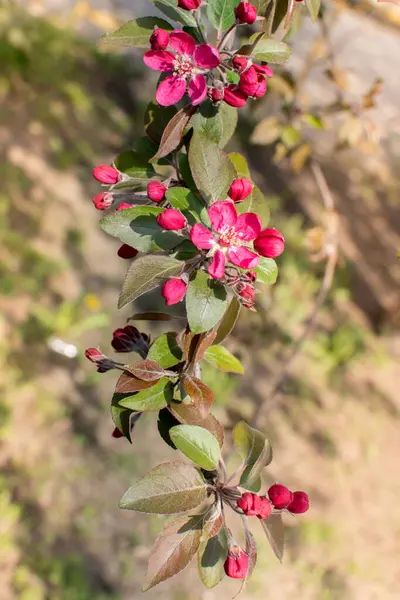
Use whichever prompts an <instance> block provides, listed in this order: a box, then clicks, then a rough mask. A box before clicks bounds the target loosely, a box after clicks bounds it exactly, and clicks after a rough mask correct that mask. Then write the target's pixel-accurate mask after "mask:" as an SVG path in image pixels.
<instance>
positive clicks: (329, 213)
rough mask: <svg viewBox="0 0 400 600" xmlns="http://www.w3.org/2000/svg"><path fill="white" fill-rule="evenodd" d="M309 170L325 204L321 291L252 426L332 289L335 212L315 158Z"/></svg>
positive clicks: (273, 398) (271, 401)
mask: <svg viewBox="0 0 400 600" xmlns="http://www.w3.org/2000/svg"><path fill="white" fill-rule="evenodd" d="M311 172H312V174H313V176H314V179H315V183H316V184H317V186H318V189H319V192H320V194H321V197H322V200H323V203H324V207H325V215H326V217H327V238H326V243H325V248H324V250H325V256H326V257H327V260H326V265H325V272H324V276H323V279H322V283H321V287H320V290H319V292H318V295H317V297H316V299H315V304H314V308H313V309H312V311H311V313H310V315H309V317H308V318H307V320H306V321H305V323H304V330H303V333H302V334H301V335H300V336H299V337H298V339H297V340H296V342H295V343H294V344H293V346H292V347H291V349H290V352H289V354H288V356H287V357H286V358H285V360H284V366H283V367H282V369H281V371H280V372H279V373H278V374H277V375H276V377H275V378H274V379H273V381H272V385H271V388H270V390H269V392H268V394H267V396H266V398H265V400H264V401H263V402H262V403H260V404H259V405H258V406H257V407H256V409H255V411H254V414H253V417H252V420H251V424H252V425H253V426H256V425H257V424H258V423H259V421H260V420H261V418H262V416H263V414H264V412H266V411H268V410H270V409H271V408H272V407H273V406H276V404H277V402H278V401H279V399H280V397H281V391H282V387H283V385H284V384H285V382H286V381H287V378H288V377H289V375H290V372H291V370H292V367H293V365H294V363H295V361H296V360H297V359H298V358H299V356H300V355H301V353H302V351H303V347H304V344H305V342H306V341H307V340H308V339H309V338H310V336H311V335H312V333H313V332H314V330H315V326H316V319H317V316H318V313H319V310H320V309H321V307H322V305H323V304H324V303H325V300H326V299H327V297H328V295H329V292H330V290H331V287H332V282H333V277H334V274H335V269H336V265H337V262H338V229H339V228H338V225H339V221H338V216H337V213H336V212H335V207H334V200H333V196H332V194H331V191H330V189H329V186H328V183H327V181H326V178H325V175H324V174H323V172H322V169H321V167H320V165H319V164H318V163H317V162H316V161H315V160H312V161H311Z"/></svg>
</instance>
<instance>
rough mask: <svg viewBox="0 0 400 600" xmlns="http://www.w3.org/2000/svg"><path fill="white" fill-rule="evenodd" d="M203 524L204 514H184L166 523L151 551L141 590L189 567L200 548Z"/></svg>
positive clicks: (144, 590)
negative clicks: (190, 515) (189, 515)
mask: <svg viewBox="0 0 400 600" xmlns="http://www.w3.org/2000/svg"><path fill="white" fill-rule="evenodd" d="M202 523H203V515H195V516H193V517H187V516H182V517H178V519H174V520H173V521H171V522H170V523H167V525H166V526H165V527H164V529H163V530H162V532H161V533H160V535H159V536H158V538H157V540H156V543H155V545H154V547H153V549H152V551H151V554H150V559H149V566H148V571H147V576H146V583H145V584H144V586H143V587H142V592H147V590H149V589H151V588H152V587H154V586H155V585H157V584H158V583H161V582H162V581H165V580H167V579H169V578H170V577H173V576H174V575H176V574H177V573H179V572H180V571H182V570H183V569H184V568H185V567H187V565H188V564H189V563H190V561H191V560H192V558H193V557H194V555H195V554H196V552H197V550H198V549H199V546H200V541H201V532H202Z"/></svg>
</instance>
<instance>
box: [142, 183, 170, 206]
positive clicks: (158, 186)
mask: <svg viewBox="0 0 400 600" xmlns="http://www.w3.org/2000/svg"><path fill="white" fill-rule="evenodd" d="M166 191H167V188H166V187H165V185H163V184H162V183H160V182H159V181H150V183H149V184H148V186H147V195H148V197H149V198H150V200H152V201H153V202H161V200H164V198H165V192H166Z"/></svg>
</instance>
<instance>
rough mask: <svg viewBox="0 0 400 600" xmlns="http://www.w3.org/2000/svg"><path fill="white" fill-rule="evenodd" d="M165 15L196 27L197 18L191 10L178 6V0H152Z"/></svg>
mask: <svg viewBox="0 0 400 600" xmlns="http://www.w3.org/2000/svg"><path fill="white" fill-rule="evenodd" d="M150 2H152V3H153V4H154V6H156V7H157V8H158V10H160V11H161V12H162V13H164V15H166V16H167V17H169V18H170V19H173V20H174V21H176V22H177V23H182V24H183V25H189V26H190V27H196V19H195V18H194V16H193V15H192V13H191V11H188V10H184V9H182V8H178V7H177V4H178V3H177V0H150Z"/></svg>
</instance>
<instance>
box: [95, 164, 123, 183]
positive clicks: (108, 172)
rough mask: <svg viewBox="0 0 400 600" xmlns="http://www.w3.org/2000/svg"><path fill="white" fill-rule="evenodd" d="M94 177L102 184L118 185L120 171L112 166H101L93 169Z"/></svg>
mask: <svg viewBox="0 0 400 600" xmlns="http://www.w3.org/2000/svg"><path fill="white" fill-rule="evenodd" d="M93 177H94V178H95V179H97V181H100V183H108V184H109V185H112V184H114V183H117V181H118V179H119V171H117V169H114V167H110V165H99V166H98V167H95V168H94V169H93Z"/></svg>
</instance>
